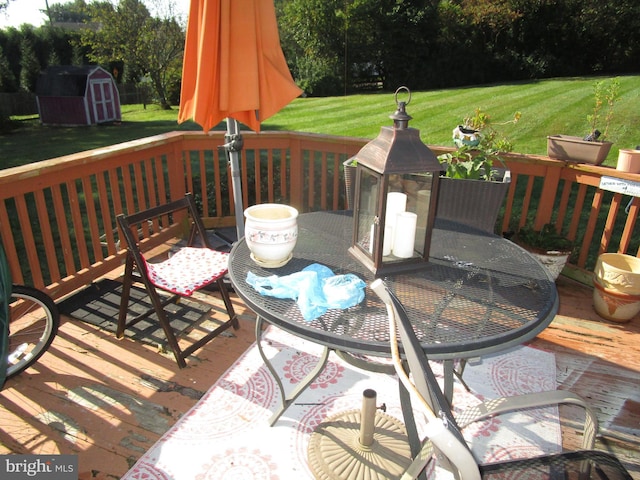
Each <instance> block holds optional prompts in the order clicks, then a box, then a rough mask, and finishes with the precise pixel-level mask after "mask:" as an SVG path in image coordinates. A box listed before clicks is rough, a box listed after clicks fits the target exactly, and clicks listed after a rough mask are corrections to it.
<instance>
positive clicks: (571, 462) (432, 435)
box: [371, 279, 631, 480]
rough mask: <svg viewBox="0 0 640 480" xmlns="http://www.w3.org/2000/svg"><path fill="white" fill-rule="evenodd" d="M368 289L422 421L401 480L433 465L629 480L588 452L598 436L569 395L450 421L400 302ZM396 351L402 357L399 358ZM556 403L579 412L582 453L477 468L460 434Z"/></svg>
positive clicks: (542, 396)
mask: <svg viewBox="0 0 640 480" xmlns="http://www.w3.org/2000/svg"><path fill="white" fill-rule="evenodd" d="M371 288H372V289H373V290H374V291H375V292H376V293H377V294H378V295H379V296H380V298H381V299H382V300H383V301H384V302H385V304H386V305H387V311H388V314H389V329H390V335H391V340H390V343H391V349H392V356H393V360H394V362H393V364H394V367H395V370H396V372H397V374H398V376H399V377H400V380H401V381H402V383H403V385H404V386H405V387H406V389H407V390H408V391H409V392H410V393H411V395H412V397H413V398H417V399H418V401H419V403H420V405H421V406H422V410H423V412H424V413H425V416H426V418H427V420H428V424H427V428H426V438H425V439H424V440H423V441H422V444H421V448H420V451H419V453H418V454H417V455H414V460H413V462H412V464H411V465H410V466H409V467H408V469H407V470H406V472H405V474H404V476H403V477H402V478H403V479H412V478H416V477H417V476H418V475H420V473H421V472H422V471H423V470H424V468H425V467H426V466H427V464H429V462H431V461H436V462H438V463H439V464H440V465H441V466H442V467H444V468H446V469H448V470H449V471H451V472H452V473H453V474H454V476H455V477H456V478H457V479H462V480H471V479H473V480H477V479H480V478H483V479H492V480H498V479H501V480H502V479H507V478H517V479H580V480H586V479H600V480H604V479H611V480H616V479H619V480H631V476H630V474H629V473H628V472H627V470H626V469H625V468H624V466H623V465H622V464H621V463H620V461H619V460H618V459H617V458H616V457H615V456H613V455H612V454H609V453H607V452H602V451H596V450H593V446H594V443H595V436H596V434H597V432H598V422H597V418H596V416H595V414H594V413H593V411H592V410H591V408H590V407H589V406H588V405H587V404H586V402H585V401H584V400H583V399H582V398H581V397H579V396H578V395H575V394H573V393H571V392H568V391H561V390H556V391H550V392H541V393H533V394H526V395H519V396H513V397H506V398H499V399H495V400H490V401H488V402H485V403H482V404H480V405H478V406H475V407H472V408H471V409H469V410H466V411H465V412H462V414H459V415H457V416H455V417H454V415H453V413H452V411H451V409H450V406H449V404H448V402H447V400H446V399H445V397H444V394H443V393H442V391H441V390H440V386H439V384H438V382H437V380H436V377H435V375H434V374H433V371H432V370H431V367H430V366H429V361H428V359H427V356H426V355H425V353H424V350H423V349H422V348H421V346H420V342H419V341H418V339H417V337H416V336H415V333H414V331H413V327H412V326H411V323H410V320H409V318H408V316H407V313H406V311H405V309H404V307H403V306H402V304H401V302H400V301H399V300H398V298H397V297H396V296H395V295H394V294H393V293H392V292H391V291H389V290H388V289H387V287H386V286H385V285H384V282H383V281H382V280H380V279H379V280H376V281H374V282H373V283H372V285H371ZM398 336H399V339H398ZM398 340H400V341H398ZM400 349H402V352H403V356H404V358H401V356H400V355H401V354H400ZM558 404H572V405H577V406H579V407H582V408H583V409H584V411H585V422H584V425H583V432H584V435H583V444H582V447H583V449H582V450H577V451H568V452H562V453H556V454H548V455H542V456H536V457H533V458H526V459H517V460H509V461H504V462H499V463H490V464H482V463H480V462H479V461H478V460H477V459H476V458H475V457H474V455H473V453H472V452H471V450H470V449H469V446H468V445H467V443H466V442H465V440H464V437H463V436H462V433H461V430H462V429H463V428H464V427H466V426H468V425H470V424H471V423H473V422H476V421H479V420H484V419H487V418H489V417H493V416H495V415H499V414H502V413H506V412H509V411H514V410H522V409H530V408H538V407H543V406H549V405H558Z"/></svg>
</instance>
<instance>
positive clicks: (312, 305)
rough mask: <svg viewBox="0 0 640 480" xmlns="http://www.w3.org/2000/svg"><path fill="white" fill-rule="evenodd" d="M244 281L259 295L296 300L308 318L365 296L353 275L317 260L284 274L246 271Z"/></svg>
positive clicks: (362, 285)
mask: <svg viewBox="0 0 640 480" xmlns="http://www.w3.org/2000/svg"><path fill="white" fill-rule="evenodd" d="M247 283H248V284H249V285H251V286H252V287H253V288H254V289H255V290H256V291H257V292H258V293H260V294H261V295H268V296H271V297H276V298H290V299H292V300H296V301H297V304H298V307H299V308H300V312H301V313H302V317H303V318H304V319H305V320H307V321H311V320H313V319H314V318H318V317H319V316H320V315H322V314H324V313H325V312H326V311H327V310H328V309H330V308H349V307H353V306H355V305H357V304H359V303H360V302H361V301H362V300H363V299H364V288H365V286H366V284H365V283H364V281H363V280H361V279H360V278H359V277H357V276H356V275H353V274H351V273H348V274H346V275H334V273H333V272H332V271H331V269H330V268H328V267H326V266H324V265H321V264H319V263H314V264H311V265H309V266H308V267H305V268H304V269H302V270H301V271H300V272H296V273H292V274H290V275H285V276H283V277H279V276H278V275H271V276H269V277H258V276H257V275H255V274H254V273H253V272H248V273H247Z"/></svg>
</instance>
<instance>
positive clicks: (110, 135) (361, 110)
mask: <svg viewBox="0 0 640 480" xmlns="http://www.w3.org/2000/svg"><path fill="white" fill-rule="evenodd" d="M603 78H605V77H584V78H582V77H581V78H563V79H549V80H539V81H528V82H518V83H509V84H500V85H488V86H477V87H465V88H456V89H447V90H431V91H415V92H411V98H410V101H409V103H408V105H407V112H408V113H409V115H411V116H412V117H413V119H412V120H411V121H410V123H409V126H410V127H413V128H416V129H418V130H420V134H421V137H422V140H423V141H424V142H425V143H426V144H430V145H447V146H449V145H451V144H452V143H451V131H452V129H453V128H454V127H455V126H456V125H458V124H459V123H461V122H462V119H463V118H464V117H465V116H469V115H471V114H473V112H474V110H475V109H476V108H480V109H482V110H483V111H485V112H486V113H488V114H489V115H490V117H491V119H492V121H493V123H494V125H497V127H496V128H498V129H499V130H500V131H501V132H502V133H504V134H505V135H506V136H507V137H508V138H509V139H510V140H511V141H512V143H513V144H514V150H515V151H516V152H519V153H530V154H542V155H543V154H546V142H547V140H546V137H547V135H554V134H565V135H576V136H584V135H586V134H587V133H588V132H589V124H588V122H587V116H588V115H590V114H591V113H592V112H593V106H594V103H595V100H594V84H595V82H596V81H598V80H602V79H603ZM619 80H620V97H619V100H618V101H617V102H616V104H615V111H614V117H613V121H612V123H611V126H610V127H609V135H608V140H610V141H612V142H614V146H613V148H612V149H611V152H610V153H609V156H608V157H607V160H606V162H605V165H615V163H616V159H617V156H618V153H617V152H618V149H619V148H635V147H636V146H637V145H640V75H638V76H621V77H619ZM408 87H409V88H410V85H409V86H408ZM398 98H399V100H403V101H406V100H407V99H408V97H407V96H406V95H405V94H401V95H400V96H399V97H398ZM395 109H396V103H395V95H394V93H393V92H376V93H368V94H358V95H346V96H340V97H320V98H313V97H307V98H302V97H301V98H298V99H296V100H294V101H293V102H292V103H291V104H289V105H287V106H286V107H285V108H284V109H282V110H281V111H280V112H279V113H278V114H276V115H274V116H273V117H271V118H269V119H267V120H266V121H265V122H264V123H263V129H264V130H292V131H301V132H312V133H323V134H329V135H340V136H349V137H361V138H366V139H371V138H374V137H375V136H377V135H378V133H379V131H380V127H381V126H385V125H392V120H391V119H389V115H391V114H392V113H393V112H394V111H395ZM516 112H520V113H521V119H520V121H519V122H518V123H516V124H511V123H506V124H504V125H499V124H500V123H503V122H508V121H509V120H510V119H512V118H513V115H514V114H515V113H516ZM122 114H123V118H122V122H120V123H118V124H113V125H111V124H110V125H101V126H93V127H45V126H42V125H40V124H39V122H38V119H37V117H29V118H20V119H15V120H16V122H15V124H16V128H14V129H13V130H12V131H11V132H10V133H5V134H0V168H8V167H12V166H17V165H22V164H26V163H31V162H35V161H39V160H46V159H49V158H55V157H58V156H62V155H67V154H71V153H76V152H79V151H83V150H89V149H92V148H99V147H104V146H107V145H113V144H117V143H121V142H126V141H129V140H135V139H139V138H144V137H148V136H152V135H156V134H159V133H165V132H170V131H173V130H201V128H200V127H199V126H198V125H197V124H195V123H193V122H186V123H183V124H180V125H179V124H178V123H177V116H178V107H177V106H176V107H174V108H173V109H172V110H161V109H160V108H158V107H155V106H153V105H151V106H150V105H147V107H146V108H144V107H143V106H142V105H124V106H123V107H122ZM603 116H604V112H603ZM224 128H225V125H224V122H223V123H221V124H220V125H218V127H217V129H221V130H223V129H224ZM599 129H600V130H604V125H601V126H600V125H599Z"/></svg>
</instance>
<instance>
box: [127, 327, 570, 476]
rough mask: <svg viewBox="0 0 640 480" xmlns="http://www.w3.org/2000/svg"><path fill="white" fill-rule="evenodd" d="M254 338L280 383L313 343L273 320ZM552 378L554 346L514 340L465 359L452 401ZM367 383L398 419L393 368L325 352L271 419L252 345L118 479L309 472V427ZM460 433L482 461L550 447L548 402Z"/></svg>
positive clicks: (297, 375) (304, 367)
mask: <svg viewBox="0 0 640 480" xmlns="http://www.w3.org/2000/svg"><path fill="white" fill-rule="evenodd" d="M262 345H263V348H264V351H265V353H266V354H267V356H268V357H269V358H271V359H272V362H273V364H274V366H275V367H276V370H277V371H278V372H280V374H281V378H282V379H283V383H284V384H285V388H287V389H288V390H292V389H293V388H294V387H295V386H296V384H297V383H298V382H299V381H300V379H301V378H302V377H304V375H306V373H307V372H309V371H310V370H311V369H313V367H314V365H315V363H316V360H317V357H318V355H319V352H320V350H321V347H319V346H318V345H315V344H313V343H311V342H307V341H304V340H300V339H299V338H296V337H294V336H291V335H289V334H287V333H285V332H283V331H281V330H279V329H277V328H274V327H270V328H269V329H267V331H266V332H265V334H264V335H263V339H262ZM433 367H434V371H435V372H436V374H438V373H439V372H441V368H440V366H439V364H437V363H435V362H434V363H433ZM555 378H556V370H555V358H554V356H553V354H551V353H547V352H543V351H540V350H536V349H533V348H530V347H518V348H515V349H512V350H510V351H509V352H507V353H505V354H502V355H499V356H493V357H485V358H483V359H482V362H481V363H479V364H477V365H468V366H467V367H466V369H465V372H464V380H465V381H466V382H467V383H468V385H469V386H470V388H471V389H472V393H469V392H467V391H466V390H465V388H464V387H463V386H462V385H461V384H460V383H458V382H456V385H455V392H454V403H455V408H456V410H458V409H464V408H466V407H468V406H471V405H472V404H474V403H478V402H479V401H480V400H479V399H482V398H494V397H497V396H505V395H514V394H516V393H528V392H535V391H541V390H552V389H555V388H556V380H555ZM368 388H370V389H373V390H375V391H376V392H377V404H378V405H382V404H385V406H386V409H387V410H386V411H387V413H388V414H390V415H392V416H394V417H397V418H399V419H402V414H401V410H400V406H399V395H398V382H397V379H396V378H395V377H393V376H389V375H384V374H380V373H371V372H366V371H363V370H359V369H356V368H355V367H352V366H350V365H349V364H347V363H345V362H344V361H342V360H341V359H339V358H338V357H337V356H336V355H335V354H333V353H332V354H331V355H330V357H329V362H328V364H327V366H326V368H325V369H324V371H323V372H322V373H321V374H320V376H319V377H318V378H317V379H316V381H315V382H314V383H313V384H312V385H311V386H310V387H309V388H307V389H306V390H305V391H304V392H303V393H302V394H301V395H300V396H299V397H298V399H297V400H296V401H295V402H294V403H293V404H292V405H291V406H290V407H289V408H288V409H287V410H286V411H285V412H284V414H283V415H282V416H281V417H280V419H279V420H278V422H277V423H276V424H275V425H274V426H273V427H270V426H269V423H268V420H269V418H270V417H271V415H272V413H273V412H274V411H275V410H276V409H277V408H279V406H280V394H279V391H278V386H277V384H276V382H275V381H274V379H273V378H272V376H271V374H270V373H269V371H268V370H267V368H266V367H265V365H264V363H263V361H262V359H261V357H260V354H259V352H258V349H257V347H256V346H255V344H254V345H253V346H252V347H251V348H250V349H249V350H247V352H245V353H244V354H243V356H242V357H240V358H239V359H238V361H237V362H236V363H235V364H234V365H233V366H232V367H231V368H230V369H229V370H228V371H227V372H226V373H225V374H224V375H223V376H222V377H221V378H220V380H218V382H216V383H215V384H214V385H213V386H212V387H211V389H210V390H209V391H208V392H207V393H206V394H205V395H204V396H203V397H202V399H201V400H200V401H199V402H198V403H197V404H196V405H195V406H194V407H193V408H192V409H191V410H190V411H189V412H188V413H187V414H185V415H184V416H183V417H182V418H181V419H180V421H178V422H177V423H176V424H175V425H174V426H173V427H172V428H171V429H170V430H169V431H168V432H167V433H165V434H164V436H163V437H162V438H161V439H160V440H158V442H157V443H156V444H155V445H154V446H153V447H152V448H151V449H150V450H149V451H148V452H146V453H145V454H144V455H143V456H142V457H141V458H140V459H139V460H138V462H137V463H136V464H135V465H134V466H133V467H132V468H131V470H130V471H129V472H128V473H127V474H126V475H125V476H124V477H123V479H125V480H153V479H157V480H168V479H176V480H177V479H185V480H206V479H219V480H231V479H233V480H259V479H260V480H288V479H291V480H303V479H312V478H313V476H312V474H311V471H310V470H309V468H308V467H307V445H308V441H309V436H310V435H311V433H312V432H313V430H314V428H315V427H316V426H317V425H318V424H319V423H321V422H322V421H323V420H325V419H326V418H327V417H330V416H332V415H335V414H337V413H340V412H342V411H345V410H352V409H360V407H361V405H362V392H363V391H364V390H365V389H368ZM418 415H419V414H418ZM420 427H421V426H420V420H419V418H418V429H420ZM465 436H466V437H467V439H468V441H469V442H470V444H471V445H472V448H473V451H474V453H475V454H476V456H479V457H480V458H484V459H485V460H491V459H494V460H497V459H504V458H509V457H518V456H522V455H523V454H525V455H531V454H534V453H542V452H553V451H558V449H559V447H558V445H559V444H560V427H559V425H558V420H557V409H556V408H549V409H545V410H544V412H543V413H540V412H539V411H538V412H535V413H527V414H523V413H517V414H510V415H509V416H501V417H500V419H491V420H487V421H485V422H483V423H482V424H480V425H477V426H474V427H473V428H471V427H470V428H468V429H467V430H466V431H465ZM438 472H439V474H438V478H440V476H441V475H442V472H440V471H439V470H438ZM445 473H446V472H445ZM445 476H448V475H445Z"/></svg>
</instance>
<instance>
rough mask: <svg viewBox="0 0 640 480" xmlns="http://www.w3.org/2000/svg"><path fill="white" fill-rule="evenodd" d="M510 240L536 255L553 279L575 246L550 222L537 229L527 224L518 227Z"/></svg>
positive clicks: (558, 273) (560, 270)
mask: <svg viewBox="0 0 640 480" xmlns="http://www.w3.org/2000/svg"><path fill="white" fill-rule="evenodd" d="M511 240H512V241H513V242H515V243H516V244H518V245H520V246H521V247H522V248H524V249H525V250H527V251H528V252H529V253H530V254H531V255H533V256H534V257H536V258H537V259H538V261H539V262H540V263H542V265H543V266H544V267H545V268H546V270H547V271H548V272H549V276H550V277H551V279H552V280H553V281H555V280H556V279H557V278H558V276H559V275H560V272H562V269H563V268H564V266H565V265H566V263H567V261H568V260H569V257H570V256H571V254H572V253H573V249H574V247H575V244H574V242H572V241H571V240H569V239H568V238H566V237H565V236H564V235H562V234H561V233H560V232H558V230H557V229H556V227H555V225H553V224H551V223H547V224H546V225H543V227H542V228H541V229H539V230H536V229H534V228H533V227H532V226H531V225H529V224H527V225H525V226H523V227H520V229H519V230H518V231H517V232H516V234H515V235H514V236H512V238H511Z"/></svg>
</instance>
